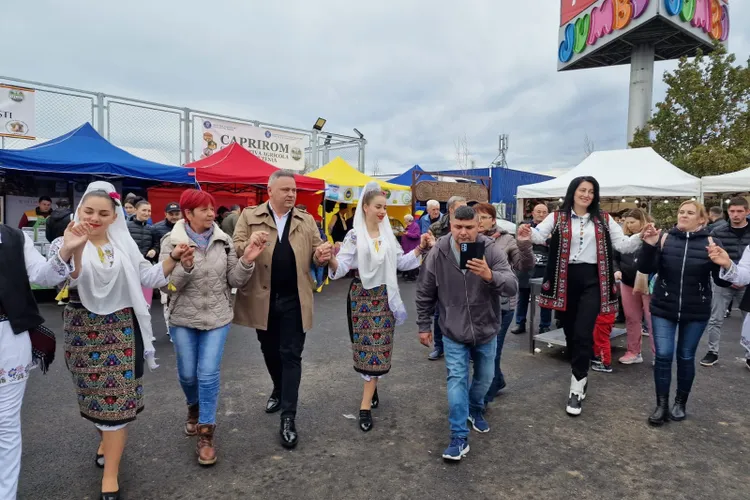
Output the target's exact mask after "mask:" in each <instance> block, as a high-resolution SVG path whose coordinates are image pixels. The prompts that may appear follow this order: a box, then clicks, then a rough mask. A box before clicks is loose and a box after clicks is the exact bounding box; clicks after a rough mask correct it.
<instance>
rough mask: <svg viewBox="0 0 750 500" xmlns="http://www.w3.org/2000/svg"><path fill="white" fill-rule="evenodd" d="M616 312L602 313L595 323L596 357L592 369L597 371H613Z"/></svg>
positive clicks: (592, 360) (592, 361)
mask: <svg viewBox="0 0 750 500" xmlns="http://www.w3.org/2000/svg"><path fill="white" fill-rule="evenodd" d="M616 318H617V314H616V313H613V312H611V313H607V314H600V315H599V316H597V317H596V322H595V323H594V357H593V358H591V369H592V370H594V371H595V372H602V373H612V341H611V338H612V329H613V328H614V326H615V319H616Z"/></svg>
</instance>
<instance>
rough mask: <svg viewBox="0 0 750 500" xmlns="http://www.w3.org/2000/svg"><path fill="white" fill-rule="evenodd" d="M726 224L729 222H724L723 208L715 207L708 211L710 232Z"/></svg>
mask: <svg viewBox="0 0 750 500" xmlns="http://www.w3.org/2000/svg"><path fill="white" fill-rule="evenodd" d="M726 223H727V221H726V220H724V210H722V208H721V206H715V207H711V208H709V209H708V226H707V229H708V232H711V231H713V230H714V229H716V228H717V227H720V226H723V225H725V224H726Z"/></svg>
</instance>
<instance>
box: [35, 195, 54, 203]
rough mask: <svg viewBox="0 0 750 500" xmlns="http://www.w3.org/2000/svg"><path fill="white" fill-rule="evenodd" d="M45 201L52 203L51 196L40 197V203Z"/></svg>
mask: <svg viewBox="0 0 750 500" xmlns="http://www.w3.org/2000/svg"><path fill="white" fill-rule="evenodd" d="M43 201H48V202H50V203H52V198H50V197H49V196H40V197H39V201H38V203H41V202H43Z"/></svg>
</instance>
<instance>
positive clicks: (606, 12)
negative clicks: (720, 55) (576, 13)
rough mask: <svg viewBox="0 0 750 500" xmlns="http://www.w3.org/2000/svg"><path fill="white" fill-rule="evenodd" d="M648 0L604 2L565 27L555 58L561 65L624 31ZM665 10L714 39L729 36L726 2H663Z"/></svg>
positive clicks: (694, 0) (671, 0)
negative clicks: (600, 40) (600, 41)
mask: <svg viewBox="0 0 750 500" xmlns="http://www.w3.org/2000/svg"><path fill="white" fill-rule="evenodd" d="M650 1H651V0H604V1H603V2H602V3H601V5H599V6H598V7H594V8H593V9H592V10H591V13H590V14H589V13H587V14H584V15H582V16H580V17H579V18H578V19H576V20H575V21H571V22H570V23H569V24H568V25H567V26H565V34H564V38H563V41H562V43H560V49H559V51H558V57H559V59H560V62H563V63H567V62H569V61H570V60H571V59H572V58H573V55H574V54H580V53H582V52H583V51H584V50H586V47H587V46H593V45H595V44H596V42H597V41H598V40H599V39H600V38H603V37H604V36H606V35H609V34H610V33H612V32H613V31H619V30H622V29H625V28H626V27H627V26H628V25H629V24H630V22H631V21H632V20H633V19H638V18H639V17H641V16H642V15H643V13H644V12H645V11H646V9H647V8H648V6H649V3H650ZM664 8H665V10H666V13H667V14H668V15H670V16H677V15H679V17H680V19H681V20H682V21H684V22H690V24H691V25H692V26H693V27H695V28H701V29H702V30H703V31H704V32H705V33H707V34H708V35H709V36H711V37H712V38H713V39H715V40H721V41H722V42H723V41H726V40H727V38H728V37H729V7H728V5H727V0H664Z"/></svg>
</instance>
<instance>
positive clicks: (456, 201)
mask: <svg viewBox="0 0 750 500" xmlns="http://www.w3.org/2000/svg"><path fill="white" fill-rule="evenodd" d="M428 203H429V202H428ZM447 206H448V213H447V214H445V215H443V216H442V217H440V218H439V219H438V220H437V222H434V223H432V224H431V225H430V227H429V229H428V231H429V233H430V234H432V236H433V237H434V238H435V239H436V240H437V239H439V238H441V237H442V236H446V235H450V234H451V227H450V219H451V217H452V216H453V213H454V212H455V211H456V209H457V208H459V207H463V206H466V198H464V197H462V196H451V197H450V198H449V199H448V205H447ZM438 209H439V205H438ZM428 214H429V210H428ZM439 319H440V308H439V307H436V308H435V322H434V323H435V324H434V328H433V339H434V344H435V348H434V349H433V350H432V352H431V353H430V354H428V355H427V359H429V360H430V361H436V360H438V359H440V358H442V357H443V354H444V350H443V333H442V330H441V328H440V321H439Z"/></svg>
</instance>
